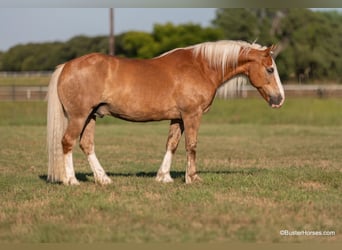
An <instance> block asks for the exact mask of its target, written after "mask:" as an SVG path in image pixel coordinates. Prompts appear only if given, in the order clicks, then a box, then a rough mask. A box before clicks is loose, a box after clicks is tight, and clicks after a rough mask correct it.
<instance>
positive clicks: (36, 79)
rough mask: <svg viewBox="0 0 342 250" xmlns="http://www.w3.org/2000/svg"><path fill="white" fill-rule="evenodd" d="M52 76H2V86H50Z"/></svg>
mask: <svg viewBox="0 0 342 250" xmlns="http://www.w3.org/2000/svg"><path fill="white" fill-rule="evenodd" d="M50 77H51V76H50V75H46V76H6V77H5V76H0V86H13V85H14V86H48V84H49V81H50Z"/></svg>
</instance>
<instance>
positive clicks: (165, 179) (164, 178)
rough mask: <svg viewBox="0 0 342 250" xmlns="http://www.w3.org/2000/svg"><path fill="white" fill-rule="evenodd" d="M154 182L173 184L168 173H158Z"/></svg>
mask: <svg viewBox="0 0 342 250" xmlns="http://www.w3.org/2000/svg"><path fill="white" fill-rule="evenodd" d="M156 181H158V182H162V183H170V182H173V179H172V178H171V175H170V173H166V174H162V173H158V174H157V177H156Z"/></svg>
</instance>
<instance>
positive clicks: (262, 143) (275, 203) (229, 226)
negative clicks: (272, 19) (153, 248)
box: [0, 99, 342, 243]
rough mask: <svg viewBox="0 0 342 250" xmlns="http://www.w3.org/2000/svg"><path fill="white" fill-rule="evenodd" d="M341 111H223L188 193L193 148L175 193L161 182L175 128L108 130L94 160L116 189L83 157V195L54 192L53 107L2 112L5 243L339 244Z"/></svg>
mask: <svg viewBox="0 0 342 250" xmlns="http://www.w3.org/2000/svg"><path fill="white" fill-rule="evenodd" d="M341 102H342V100H337V99H336V100H335V99H329V100H315V99H306V100H300V99H293V100H288V102H287V103H286V106H284V108H282V109H281V110H277V111H276V110H271V109H269V108H268V107H267V106H266V104H265V103H264V102H262V101H261V100H257V99H251V100H249V99H248V100H235V101H231V102H223V101H217V102H215V105H214V107H213V108H212V111H210V112H209V114H207V115H206V116H204V118H203V122H202V125H201V129H200V135H199V145H198V154H197V156H198V169H199V171H200V175H201V177H202V178H203V180H204V181H203V182H202V183H196V184H194V185H186V184H184V170H185V165H186V162H185V150H184V142H183V140H182V142H181V145H180V146H179V150H178V152H177V154H176V157H175V159H174V162H173V166H172V172H171V175H172V176H173V178H174V179H175V182H174V183H172V184H167V185H163V184H160V183H156V182H155V181H154V176H155V174H156V171H157V169H158V167H159V164H160V163H161V160H162V157H163V154H164V145H165V140H166V136H167V135H166V134H167V130H168V123H167V122H161V123H148V124H133V123H127V122H122V121H118V120H116V119H104V120H102V121H99V125H98V127H97V130H96V145H97V146H96V151H97V154H98V157H99V159H100V161H101V163H102V164H103V166H104V168H105V170H106V171H107V173H108V174H109V176H110V177H111V178H112V179H113V181H114V183H113V185H110V186H106V187H101V186H98V185H96V184H94V183H93V180H94V179H93V177H92V175H91V171H90V168H89V166H88V163H87V161H86V159H85V157H84V156H83V155H82V153H81V151H80V150H79V149H76V150H75V156H74V162H75V168H76V172H77V177H78V179H79V180H80V181H81V186H79V187H66V186H62V185H54V184H47V183H46V182H45V178H46V161H47V159H46V151H45V127H44V126H43V125H44V123H45V109H46V108H45V105H46V104H45V103H19V104H18V103H16V104H14V103H0V113H1V116H2V117H3V119H2V121H1V123H0V141H1V144H2V147H1V148H0V154H1V157H0V190H1V194H0V195H1V197H0V199H1V207H0V242H31V243H32V242H181V243H184V242H227V241H229V242H235V241H240V242H311V241H315V242H341V240H342V238H341V232H342V216H341V213H340V211H341V205H342V197H341V191H342V187H341V183H342V168H341V162H342V154H341V148H342V142H341V139H340V138H341V137H340V136H341V134H342V127H341V124H342V116H341V114H340V113H341V111H339V110H338V109H337V107H340V105H341V104H342V103H341ZM10 111H12V112H15V114H16V117H17V118H15V119H14V118H11V115H10V113H11V112H10ZM238 111H239V112H238ZM339 112H340V113H339ZM337 116H338V117H337ZM280 230H289V231H292V230H297V231H300V230H312V231H325V230H327V231H335V232H336V235H335V236H329V237H328V236H325V237H323V236H321V237H318V236H291V237H290V236H288V237H286V236H280V234H279V231H280Z"/></svg>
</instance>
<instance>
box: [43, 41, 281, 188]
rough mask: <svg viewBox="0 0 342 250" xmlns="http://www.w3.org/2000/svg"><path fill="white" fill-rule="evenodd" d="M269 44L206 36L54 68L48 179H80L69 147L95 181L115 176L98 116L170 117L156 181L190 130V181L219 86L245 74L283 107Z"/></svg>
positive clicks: (166, 176)
mask: <svg viewBox="0 0 342 250" xmlns="http://www.w3.org/2000/svg"><path fill="white" fill-rule="evenodd" d="M272 50H273V46H271V47H262V46H260V45H258V44H255V43H253V44H250V43H247V42H243V41H218V42H206V43H201V44H197V45H193V46H189V47H185V48H177V49H174V50H172V51H169V52H166V53H164V54H162V55H160V56H158V57H155V58H152V59H144V60H143V59H124V58H118V57H113V56H108V55H103V54H98V53H93V54H88V55H85V56H82V57H80V58H77V59H74V60H72V61H69V62H67V63H65V64H63V65H60V66H58V67H57V69H56V70H55V72H54V73H53V75H52V77H51V81H50V84H49V91H48V119H47V120H48V122H47V141H48V154H49V163H48V177H47V179H48V181H51V182H61V183H63V184H66V185H77V184H79V182H78V180H77V179H76V177H75V172H74V166H73V159H72V150H73V147H74V146H75V144H76V141H77V140H79V145H80V147H81V149H82V150H83V152H84V153H85V155H86V156H87V158H88V161H89V164H90V167H91V169H92V171H93V173H94V178H95V181H96V182H97V183H99V184H101V185H105V184H109V183H111V182H112V180H111V179H110V178H109V177H108V176H107V175H106V173H105V171H104V169H103V168H102V166H101V164H100V163H99V161H98V159H97V157H96V154H95V151H94V130H95V121H96V117H97V116H100V117H102V116H104V115H111V116H114V117H117V118H120V119H124V120H127V121H133V122H148V121H160V120H170V121H171V123H170V129H169V135H168V139H167V144H166V153H165V156H164V159H163V161H162V163H161V166H160V168H159V170H158V172H157V176H156V180H157V181H159V182H172V181H173V180H172V178H171V175H170V167H171V161H172V157H173V155H174V153H175V152H176V149H177V146H178V143H179V140H180V138H181V136H182V134H183V132H185V147H186V152H187V167H186V173H185V182H186V183H192V182H194V181H197V180H200V177H199V175H198V173H197V171H196V163H195V161H196V145H197V133H198V129H199V125H200V120H201V117H202V115H203V113H205V112H207V111H208V110H209V108H210V106H211V104H212V102H213V99H214V97H215V94H216V90H217V89H218V88H219V87H220V86H221V85H222V84H223V83H225V82H226V81H227V80H229V79H232V78H234V77H238V76H239V75H246V76H247V77H248V78H249V81H250V82H251V84H252V85H253V86H254V87H255V88H256V89H257V90H258V91H259V92H260V94H261V96H262V97H263V98H264V99H265V100H266V101H267V102H268V103H269V105H270V106H271V107H273V108H279V107H281V106H282V104H283V103H284V100H285V95H284V90H283V87H282V84H281V82H280V79H279V75H278V71H277V66H276V64H275V62H274V59H273V58H272Z"/></svg>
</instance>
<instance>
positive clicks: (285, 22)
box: [0, 8, 342, 83]
mask: <svg viewBox="0 0 342 250" xmlns="http://www.w3.org/2000/svg"><path fill="white" fill-rule="evenodd" d="M341 37H342V15H341V13H340V12H334V11H325V12H317V11H315V12H314V11H311V10H309V9H294V8H291V9H266V8H259V9H256V8H247V9H218V10H217V12H216V18H215V19H214V20H213V21H212V26H211V27H201V26H200V25H198V24H192V23H187V24H182V25H174V24H172V23H166V24H155V26H154V28H153V31H152V32H151V33H148V32H142V31H129V32H125V33H122V34H118V35H117V36H116V39H115V51H116V55H118V56H123V57H135V58H151V57H154V56H157V55H160V54H161V53H164V52H166V51H168V50H171V49H174V48H178V47H184V46H188V45H192V44H196V43H200V42H205V41H214V40H220V39H232V40H245V41H249V42H253V41H255V40H256V41H257V42H258V43H260V44H263V45H271V44H277V45H278V52H281V53H280V54H279V55H278V57H277V66H278V71H279V74H280V77H281V79H282V80H283V81H286V80H288V81H300V82H301V83H305V82H314V81H320V80H322V79H326V80H329V81H334V82H342V77H341V73H340V72H342V40H341ZM91 52H101V53H108V37H106V36H97V37H87V36H76V37H74V38H72V39H70V40H69V41H66V42H53V43H41V44H33V43H30V44H26V45H17V46H14V47H12V48H11V49H9V50H8V51H5V52H0V71H31V70H52V69H54V68H55V66H56V65H58V64H60V63H63V62H65V61H68V60H71V59H73V58H75V57H79V56H82V55H84V54H87V53H91ZM277 54H278V53H277Z"/></svg>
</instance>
